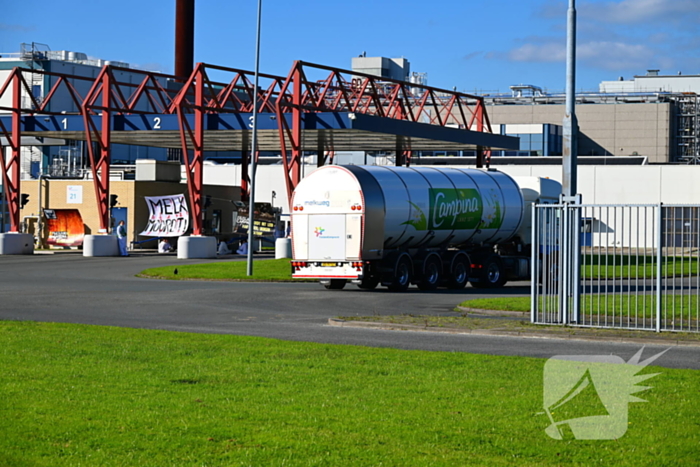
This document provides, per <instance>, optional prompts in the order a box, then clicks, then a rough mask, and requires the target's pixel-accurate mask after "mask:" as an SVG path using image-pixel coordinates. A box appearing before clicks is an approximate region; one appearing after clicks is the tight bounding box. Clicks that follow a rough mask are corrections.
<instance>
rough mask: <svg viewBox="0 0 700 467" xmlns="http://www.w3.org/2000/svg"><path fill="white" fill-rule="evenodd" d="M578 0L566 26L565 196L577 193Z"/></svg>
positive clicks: (572, 0)
mask: <svg viewBox="0 0 700 467" xmlns="http://www.w3.org/2000/svg"><path fill="white" fill-rule="evenodd" d="M575 105H576V0H569V10H568V12H567V27H566V115H565V116H564V141H563V146H564V148H563V154H562V165H563V167H562V168H563V173H562V189H563V195H564V196H565V197H573V196H575V195H576V192H577V188H578V187H577V186H576V177H577V173H576V172H577V170H576V165H577V162H576V158H577V156H578V147H577V146H578V145H577V144H576V140H577V138H578V121H577V120H576V109H575Z"/></svg>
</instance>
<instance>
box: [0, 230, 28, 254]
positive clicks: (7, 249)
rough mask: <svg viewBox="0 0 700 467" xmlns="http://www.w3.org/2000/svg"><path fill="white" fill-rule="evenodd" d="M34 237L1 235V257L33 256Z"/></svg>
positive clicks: (12, 233) (15, 234)
mask: <svg viewBox="0 0 700 467" xmlns="http://www.w3.org/2000/svg"><path fill="white" fill-rule="evenodd" d="M33 254H34V236H33V235H31V234H24V233H17V232H8V233H3V234H0V255H33Z"/></svg>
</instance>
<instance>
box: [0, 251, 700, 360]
mask: <svg viewBox="0 0 700 467" xmlns="http://www.w3.org/2000/svg"><path fill="white" fill-rule="evenodd" d="M231 260H232V259H231V257H229V258H226V259H223V260H221V259H217V260H213V261H231ZM234 260H238V259H234ZM198 262H202V260H179V259H177V258H176V257H175V256H168V255H153V254H145V255H143V256H137V255H132V256H130V257H128V258H120V257H115V258H111V257H109V258H85V257H83V256H81V255H79V254H74V253H72V254H71V253H68V254H66V253H62V254H52V255H51V254H35V255H33V256H0V319H20V320H36V321H53V322H67V323H84V324H100V325H112V326H124V327H138V328H148V329H168V330H176V331H189V332H207V333H229V334H242V335H254V336H265V337H273V338H278V339H287V340H302V341H313V342H324V343H335V344H352V345H365V346H376V347H395V348H402V349H424V350H435V351H461V352H473V353H485V354H495V355H526V356H533V357H543V358H549V357H551V356H553V355H558V354H584V355H585V354H601V353H603V354H607V353H613V354H615V355H619V356H621V357H622V358H625V359H628V358H629V357H631V356H632V355H633V354H634V353H635V352H636V351H637V350H638V349H639V347H640V345H625V344H613V343H610V344H601V343H588V342H579V341H562V340H549V339H531V338H513V337H487V336H475V335H452V334H442V333H431V332H425V333H423V332H421V333H414V332H401V331H383V330H371V329H351V328H337V327H331V326H328V325H327V322H328V318H331V317H336V316H350V315H360V316H366V315H372V314H383V315H385V314H398V313H413V314H434V315H440V314H452V313H453V311H452V310H453V308H454V306H455V305H456V304H457V303H459V302H461V301H462V300H465V299H468V298H477V297H484V296H505V295H528V294H529V287H528V285H527V283H515V284H509V286H507V287H505V288H504V289H501V290H499V291H493V292H489V291H487V292H485V291H482V290H479V289H474V288H471V287H467V288H466V289H465V290H463V291H459V292H454V291H436V292H432V293H426V292H420V291H418V289H416V288H411V289H409V291H408V292H406V293H403V294H395V293H390V292H388V291H387V290H386V289H383V288H379V289H377V290H375V291H363V290H359V289H358V288H356V287H355V286H353V285H349V286H347V287H346V290H342V291H329V290H325V289H324V288H323V287H321V286H320V285H318V284H313V283H241V282H206V281H163V280H152V279H140V278H137V277H135V274H137V273H138V272H140V271H142V270H143V269H146V268H149V267H156V266H165V265H172V267H173V268H175V267H177V266H178V265H182V264H192V263H198ZM653 350H657V349H656V348H654V349H651V348H650V349H649V353H651V352H652V351H653ZM645 355H646V353H645ZM656 364H659V365H662V366H669V367H680V368H697V369H700V348H697V347H696V348H684V347H675V348H673V349H672V350H671V351H669V352H667V353H666V354H665V355H664V356H663V357H662V358H661V359H659V360H657V362H656Z"/></svg>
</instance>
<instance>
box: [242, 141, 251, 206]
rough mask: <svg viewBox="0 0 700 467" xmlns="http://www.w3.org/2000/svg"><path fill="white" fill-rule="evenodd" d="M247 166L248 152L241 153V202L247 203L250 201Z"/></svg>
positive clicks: (248, 161)
mask: <svg viewBox="0 0 700 467" xmlns="http://www.w3.org/2000/svg"><path fill="white" fill-rule="evenodd" d="M248 164H250V151H243V152H242V153H241V201H244V202H248V200H249V199H250V175H249V174H248Z"/></svg>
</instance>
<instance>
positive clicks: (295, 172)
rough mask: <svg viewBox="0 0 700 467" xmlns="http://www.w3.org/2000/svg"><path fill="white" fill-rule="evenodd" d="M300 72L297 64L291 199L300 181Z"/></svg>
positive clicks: (294, 90)
mask: <svg viewBox="0 0 700 467" xmlns="http://www.w3.org/2000/svg"><path fill="white" fill-rule="evenodd" d="M302 87H303V83H302V73H301V66H298V67H297V68H296V70H295V72H294V88H293V90H292V140H293V141H292V164H291V167H290V172H291V174H290V175H291V182H292V185H291V190H289V192H288V193H287V195H288V196H289V199H290V200H291V199H292V191H294V188H296V187H297V185H298V184H299V182H300V181H301V163H302V152H303V151H302V147H301V113H302V109H301V94H302Z"/></svg>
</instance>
